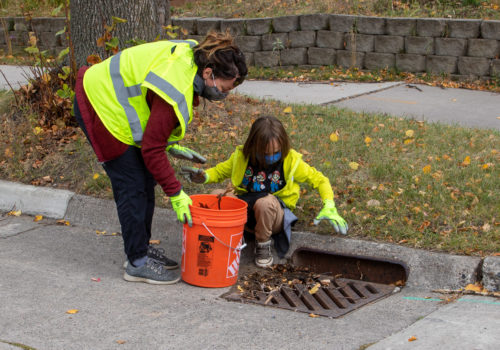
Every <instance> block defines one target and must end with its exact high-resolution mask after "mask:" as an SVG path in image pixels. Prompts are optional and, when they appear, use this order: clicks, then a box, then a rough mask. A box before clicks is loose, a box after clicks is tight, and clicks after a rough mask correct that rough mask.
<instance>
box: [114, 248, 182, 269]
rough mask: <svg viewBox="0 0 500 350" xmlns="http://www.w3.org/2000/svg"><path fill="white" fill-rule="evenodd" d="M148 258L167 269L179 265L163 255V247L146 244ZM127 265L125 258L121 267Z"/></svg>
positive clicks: (175, 267)
mask: <svg viewBox="0 0 500 350" xmlns="http://www.w3.org/2000/svg"><path fill="white" fill-rule="evenodd" d="M147 254H148V258H152V259H155V260H156V261H158V262H159V263H160V264H162V265H163V267H165V268H166V269H167V270H174V269H177V268H178V267H179V264H178V263H177V262H176V261H174V260H172V259H169V258H167V256H166V255H165V249H163V248H154V247H153V246H148V253H147ZM127 266H128V260H125V262H124V263H123V268H124V269H126V268H127Z"/></svg>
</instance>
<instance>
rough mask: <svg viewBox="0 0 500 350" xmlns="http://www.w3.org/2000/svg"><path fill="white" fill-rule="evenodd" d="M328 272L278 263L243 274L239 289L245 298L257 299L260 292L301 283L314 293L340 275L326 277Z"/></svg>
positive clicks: (239, 281) (267, 292) (269, 291)
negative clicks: (317, 271) (318, 271)
mask: <svg viewBox="0 0 500 350" xmlns="http://www.w3.org/2000/svg"><path fill="white" fill-rule="evenodd" d="M325 276H327V273H322V274H319V273H316V272H312V271H311V270H310V269H309V268H308V267H305V266H293V265H290V264H277V265H273V266H271V267H269V268H267V269H265V270H262V269H261V270H258V271H255V272H252V273H249V274H246V275H243V276H241V277H240V278H239V280H238V285H237V287H236V288H237V289H238V291H239V292H240V293H241V297H242V298H245V299H257V293H258V292H264V293H266V294H270V293H272V292H274V291H279V290H280V289H281V288H282V287H293V286H295V285H297V284H301V285H303V286H304V287H306V288H307V289H309V290H310V293H311V294H312V293H313V292H314V291H315V290H317V289H318V288H319V287H320V286H329V285H330V283H331V282H332V280H334V279H335V278H337V277H340V276H332V277H331V278H328V277H325Z"/></svg>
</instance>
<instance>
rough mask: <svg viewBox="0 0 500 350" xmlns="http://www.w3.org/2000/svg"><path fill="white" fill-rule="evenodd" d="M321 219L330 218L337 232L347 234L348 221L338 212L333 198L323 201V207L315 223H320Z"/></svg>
mask: <svg viewBox="0 0 500 350" xmlns="http://www.w3.org/2000/svg"><path fill="white" fill-rule="evenodd" d="M321 220H328V221H329V222H330V224H331V225H332V226H333V228H334V229H335V231H336V232H337V233H341V234H343V235H345V234H347V230H348V229H349V226H347V222H346V221H345V220H344V219H343V218H342V217H341V216H340V215H339V213H337V208H335V203H334V202H333V200H331V199H325V200H324V201H323V209H321V211H320V212H319V214H318V216H316V218H315V219H314V225H319V223H320V222H321Z"/></svg>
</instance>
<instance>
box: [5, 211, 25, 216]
mask: <svg viewBox="0 0 500 350" xmlns="http://www.w3.org/2000/svg"><path fill="white" fill-rule="evenodd" d="M21 214H22V212H21V211H20V210H12V211H9V212H8V213H7V215H8V216H21Z"/></svg>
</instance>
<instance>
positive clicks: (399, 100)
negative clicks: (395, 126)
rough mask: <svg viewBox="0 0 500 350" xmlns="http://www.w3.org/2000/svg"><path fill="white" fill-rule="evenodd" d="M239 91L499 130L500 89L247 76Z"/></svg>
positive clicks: (289, 100) (281, 99) (301, 102)
mask: <svg viewBox="0 0 500 350" xmlns="http://www.w3.org/2000/svg"><path fill="white" fill-rule="evenodd" d="M235 91H236V93H239V94H242V95H247V96H252V97H256V98H261V99H272V100H278V101H282V102H285V103H290V104H293V103H296V104H314V105H332V106H336V107H339V108H346V109H350V110H353V111H356V112H361V113H383V114H388V115H393V116H397V117H405V118H411V119H416V120H425V121H430V122H440V123H447V124H456V125H461V126H468V127H477V128H492V129H497V130H500V94H498V93H493V92H485V91H474V90H465V89H442V88H439V87H432V86H427V85H420V84H419V85H414V84H411V85H408V84H406V83H401V82H396V83H394V82H386V83H347V82H343V83H331V84H327V83H288V82H275V81H258V80H248V81H245V83H243V84H242V85H240V86H238V87H237V88H236V89H235Z"/></svg>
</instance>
